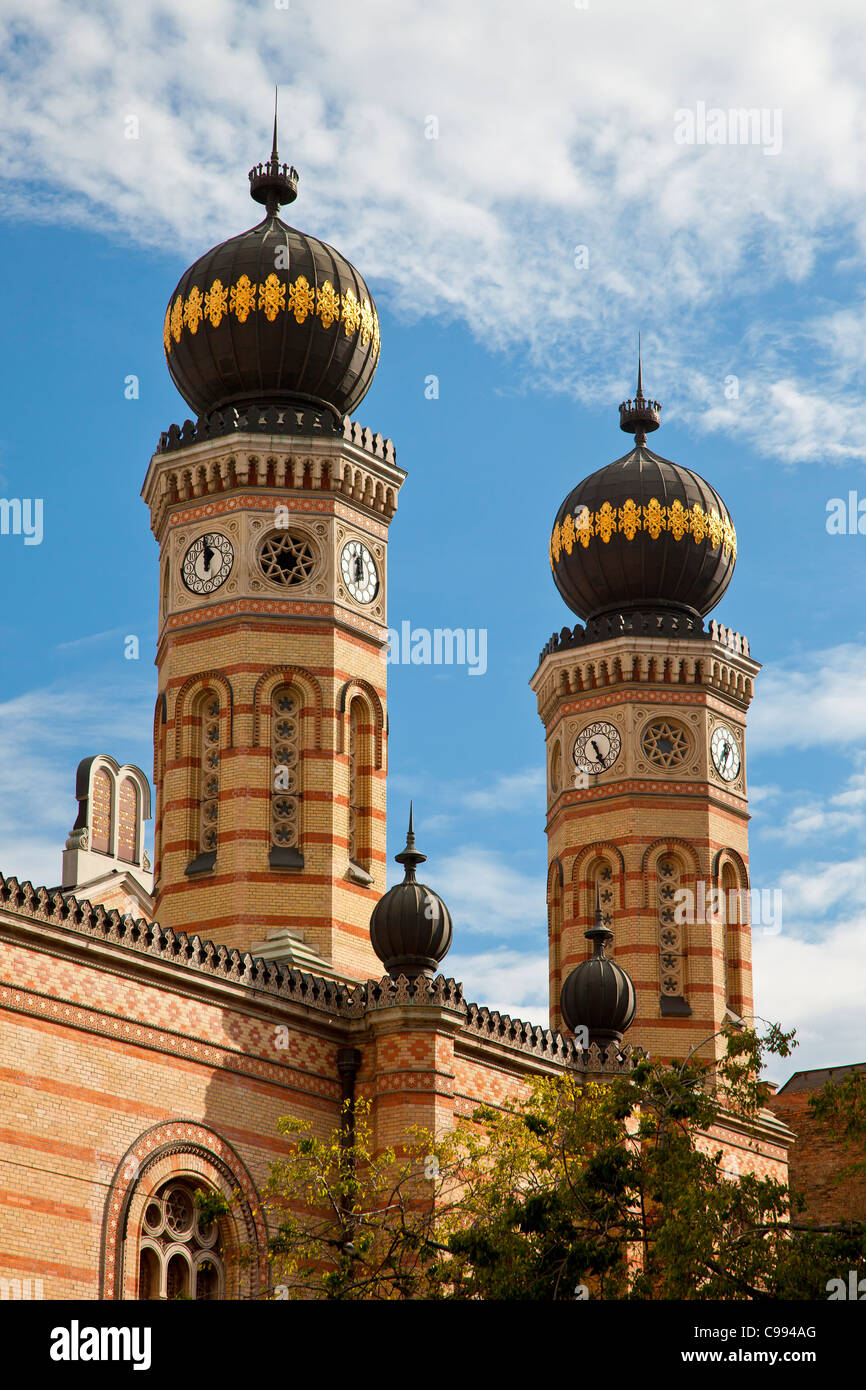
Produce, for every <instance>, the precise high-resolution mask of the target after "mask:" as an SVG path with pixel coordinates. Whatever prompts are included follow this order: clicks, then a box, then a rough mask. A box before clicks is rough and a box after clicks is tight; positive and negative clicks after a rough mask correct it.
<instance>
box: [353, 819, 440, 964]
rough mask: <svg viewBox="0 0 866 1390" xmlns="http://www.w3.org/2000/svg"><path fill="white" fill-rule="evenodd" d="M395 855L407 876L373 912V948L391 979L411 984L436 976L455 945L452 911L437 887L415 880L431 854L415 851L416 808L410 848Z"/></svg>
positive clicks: (410, 831)
mask: <svg viewBox="0 0 866 1390" xmlns="http://www.w3.org/2000/svg"><path fill="white" fill-rule="evenodd" d="M394 857H395V859H396V861H397V863H398V864H405V866H406V876H405V878H404V879H403V882H402V883H396V884H395V885H394V887H393V888H389V889H388V892H387V893H386V894H385V895H384V897H382V898H380V899H379V901H378V902H377V904H376V906H375V907H374V908H373V915H372V916H371V918H370V937H371V939H372V942H373V950H374V951H375V952H376V955H377V956H378V957H379V959H380V960H381V961H382V963H383V965H384V966H385V969H386V970H387V971H388V974H389V975H390V976H391V978H392V979H395V980H396V978H397V976H398V975H405V976H406V977H407V979H410V980H411V979H413V978H414V977H415V976H416V975H434V974H435V973H436V969H437V967H438V965H439V962H440V961H441V960H442V959H443V957H444V956H445V955H447V953H448V950H449V949H450V946H451V933H452V926H451V913H450V912H449V911H448V909H447V907H446V906H445V904H444V903H443V901H442V899H441V898H440V897H439V895H438V894H437V893H434V892H433V889H432V888H428V887H427V885H426V884H424V883H418V882H417V881H416V879H415V869H416V867H417V866H418V865H419V864H423V863H424V862H425V860H426V858H427V856H426V854H421V853H419V851H418V850H416V848H415V835H414V833H413V830H412V808H411V806H410V808H409V833H408V834H407V836H406V848H405V849H404V850H403V852H402V854H397V855H395V856H394Z"/></svg>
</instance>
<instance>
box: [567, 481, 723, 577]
mask: <svg viewBox="0 0 866 1390" xmlns="http://www.w3.org/2000/svg"><path fill="white" fill-rule="evenodd" d="M617 531H618V532H619V533H620V534H621V535H623V536H625V538H626V540H629V541H633V540H634V538H635V536H636V535H637V533H638V531H646V532H647V533H648V534H649V535H650V536H651V537H652V539H653V540H654V541H655V540H658V538H659V536H660V535H661V533H662V531H668V532H669V533H670V535H672V536H673V538H674V540H675V541H680V540H682V538H683V536H691V537H692V539H693V540H694V543H695V545H700V543H701V541H704V540H705V541H707V543H708V544H709V546H710V547H711V549H713V550H716V549H717V548H718V547H719V546H722V547H723V549H724V552H725V554H726V555H733V557H734V559H735V560H736V558H737V533H736V531H735V530H734V528H733V525H732V524H731V520H730V518H729V517H724V518H723V517H721V516H719V513H718V512H717V511H716V509H715V507H713V508H712V510H711V511H709V512H705V511H704V509H703V507H701V506H700V505H699V503H697V502H695V503H694V505H693V506H692V507H684V506H683V504H682V502H671V504H670V506H668V507H665V506H662V504H661V502H659V501H658V499H657V498H655V497H651V498H650V500H649V502H647V503H646V505H645V506H643V507H642V506H640V504H639V503H637V502H634V501H632V499H631V498H629V499H628V501H626V502H624V503H623V505H622V506H621V507H612V506H611V504H610V502H602V504H601V506H600V507H599V509H598V511H597V512H591V511H590V510H589V508H588V507H581V508H579V509H578V512H577V515H576V516H572V515H571V513H569V514H568V515H567V516H565V517H564V518H563V520H562V521H561V522H557V524H556V525H555V526H554V528H553V534H552V536H551V537H550V568H551V569H553V567H554V565H555V563H556V561H557V560H558V559H559V557H560V555H561V554H562V552H563V550H564V551H565V553H566V555H570V554H571V552H572V550H573V549H574V547H575V545H578V544H580V545H582V546H583V548H584V549H586V547H587V546H588V545H589V542H590V539H591V538H592V537H593V536H599V537H600V538H601V540H602V541H603V542H604V544H605V545H606V544H607V542H608V541H609V540H610V538H611V536H612V535H613V534H614V532H617Z"/></svg>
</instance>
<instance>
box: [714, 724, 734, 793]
mask: <svg viewBox="0 0 866 1390" xmlns="http://www.w3.org/2000/svg"><path fill="white" fill-rule="evenodd" d="M710 751H711V753H712V755H713V766H714V767H715V769H716V772H717V773H718V774H719V776H720V777H722V778H724V780H725V781H726V782H733V780H734V778H735V777H736V775H737V773H738V772H739V770H740V750H739V748H738V747H737V740H736V739H735V737H734V735H733V734H732V733H731V731H730V729H729V728H728V726H727V724H719V726H718V728H716V729H714V730H713V737H712V739H711V740H710Z"/></svg>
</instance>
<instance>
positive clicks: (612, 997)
mask: <svg viewBox="0 0 866 1390" xmlns="http://www.w3.org/2000/svg"><path fill="white" fill-rule="evenodd" d="M584 936H585V937H586V939H587V941H591V942H592V947H593V951H592V955H591V957H590V958H589V960H585V961H582V962H581V963H580V965H578V966H576V968H575V969H574V970H572V972H571V974H570V975H569V976H568V978H567V979H566V981H565V984H564V985H563V986H562V993H561V995H560V1000H559V1007H560V1010H561V1012H562V1017H563V1018H564V1020H565V1022H566V1025H567V1026H568V1027H569V1028H570V1029H571V1030H572V1032H575V1031H576V1030H577V1029H578V1028H579V1027H581V1026H582V1027H584V1028H587V1029H588V1030H589V1040H590V1042H591V1043H593V1042H597V1043H601V1044H602V1045H604V1044H606V1043H608V1042H617V1043H619V1042H622V1035H623V1033H624V1032H625V1031H626V1029H627V1028H630V1027H631V1025H632V1023H633V1022H634V1016H635V1011H636V1009H637V998H636V995H635V989H634V984H633V982H632V978H631V976H630V975H629V973H628V971H627V970H623V968H622V966H621V965H617V963H616V961H615V960H608V958H607V956H606V955H605V953H604V951H605V946H606V945H607V944H608V942H610V941H613V932H612V931H611V930H610V928H609V927H606V926H605V925H604V917H603V915H602V911H601V899H600V897H598V898H597V899H596V909H595V926H594V927H590V929H589V931H586V932H584Z"/></svg>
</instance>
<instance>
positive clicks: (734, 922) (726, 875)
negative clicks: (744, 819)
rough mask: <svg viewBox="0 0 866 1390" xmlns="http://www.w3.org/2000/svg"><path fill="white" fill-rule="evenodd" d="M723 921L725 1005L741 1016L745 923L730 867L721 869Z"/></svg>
mask: <svg viewBox="0 0 866 1390" xmlns="http://www.w3.org/2000/svg"><path fill="white" fill-rule="evenodd" d="M721 889H722V921H723V922H724V924H725V926H724V967H725V1003H726V1004H727V1005H728V1007H729V1008H730V1009H732V1010H733V1011H734V1013H736V1014H742V1012H743V1007H744V1001H743V983H742V981H743V965H742V949H741V944H740V942H741V932H740V930H739V927H740V925H741V924H742V923H743V922H744V920H745V916H744V912H743V903H742V899H741V894H740V883H739V878H738V875H737V872H736V870H735V868H734V866H733V864H725V865H723V867H722V881H721Z"/></svg>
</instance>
